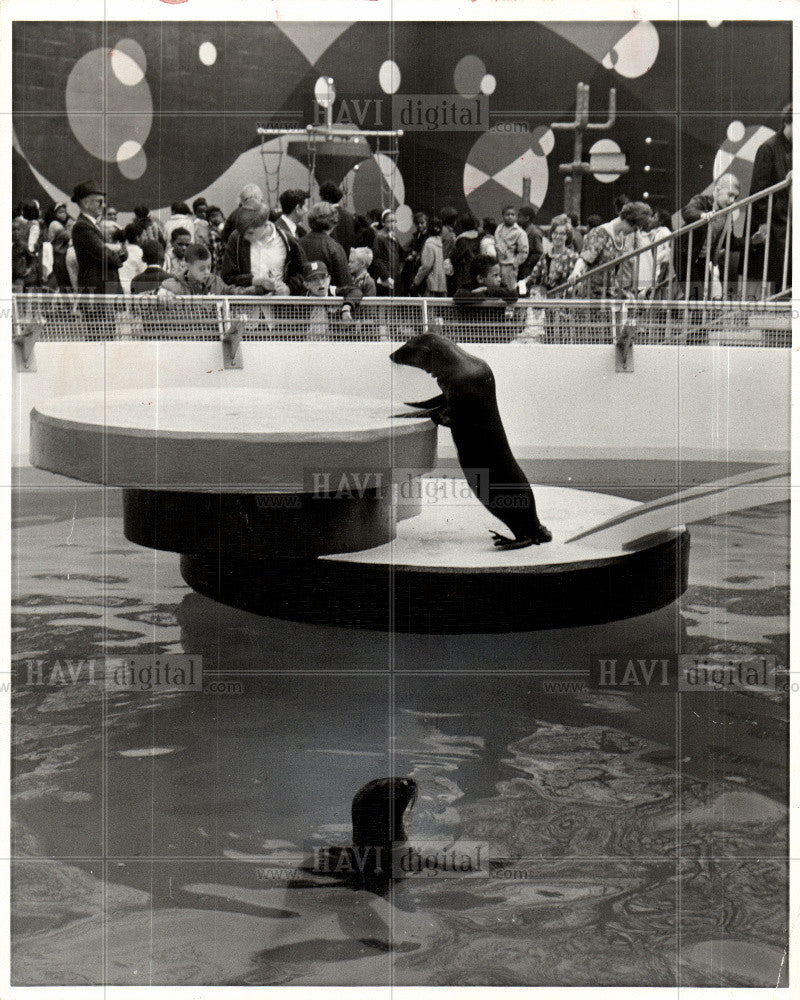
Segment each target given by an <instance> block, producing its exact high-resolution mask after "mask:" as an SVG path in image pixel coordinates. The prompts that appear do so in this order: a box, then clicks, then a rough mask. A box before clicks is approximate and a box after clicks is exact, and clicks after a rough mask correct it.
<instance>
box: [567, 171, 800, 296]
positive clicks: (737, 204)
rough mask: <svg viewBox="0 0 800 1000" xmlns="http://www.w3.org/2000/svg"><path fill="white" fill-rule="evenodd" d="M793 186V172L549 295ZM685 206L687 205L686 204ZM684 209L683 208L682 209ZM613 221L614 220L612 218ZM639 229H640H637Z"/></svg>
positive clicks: (584, 275)
mask: <svg viewBox="0 0 800 1000" xmlns="http://www.w3.org/2000/svg"><path fill="white" fill-rule="evenodd" d="M791 186H792V175H791V173H790V174H789V175H788V177H785V178H784V179H783V180H782V181H778V183H777V184H773V185H772V186H771V187H768V188H764V190H763V191H756V193H755V194H750V195H748V196H747V197H746V198H742V199H741V200H739V201H734V202H733V203H732V204H730V205H726V206H725V208H718V209H716V210H715V211H713V212H711V214H710V215H708V216H707V217H706V218H705V219H698V220H697V221H696V222H687V223H686V225H685V226H681V227H680V229H676V230H674V231H673V232H671V233H669V234H668V235H667V236H662V237H661V238H660V239H658V240H653V241H652V243H648V245H647V246H644V247H637V248H636V249H635V250H629V251H628V253H625V254H622V256H620V257H617V258H616V259H615V260H609V261H606V263H605V264H598V265H597V267H593V268H591V269H590V270H588V271H584V273H583V274H582V275H581V276H580V278H578V279H577V280H576V281H565V282H562V284H560V285H556V287H555V288H551V289H549V291H548V292H547V297H548V298H550V297H551V296H555V295H556V294H557V293H559V292H563V291H565V290H566V289H568V288H572V287H573V286H574V285H576V284H578V283H583V282H584V281H586V280H587V279H588V278H590V277H595V276H596V275H598V274H604V273H605V272H606V271H611V270H613V269H615V268H617V267H619V266H620V264H625V263H627V261H629V260H633V259H634V257H641V256H642V254H645V253H650V251H651V250H654V249H655V248H656V247H659V246H661V245H662V243H668V242H669V241H670V240H676V239H678V238H679V237H680V236H683V235H684V234H685V233H690V232H692V231H693V230H695V229H700V228H701V227H702V226H709V225H710V224H711V222H712V221H713V220H714V219H716V218H719V216H721V215H729V214H731V213H733V212H738V211H740V210H741V209H742V208H747V207H748V205H752V204H753V203H754V202H756V201H760V200H762V199H764V198H769V197H770V196H771V195H773V194H775V192H776V191H782V190H783V189H784V188H787V187H791ZM684 207H685V206H684ZM681 211H683V209H681ZM612 221H613V220H612ZM637 231H638V230H637ZM590 232H591V230H590Z"/></svg>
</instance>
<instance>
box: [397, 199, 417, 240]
mask: <svg viewBox="0 0 800 1000" xmlns="http://www.w3.org/2000/svg"><path fill="white" fill-rule="evenodd" d="M394 215H395V218H396V219H397V229H398V231H399V232H401V233H410V232H411V230H412V229H413V228H414V213H413V211H412V210H411V206H410V205H398V206H397V208H396V210H395V213H394Z"/></svg>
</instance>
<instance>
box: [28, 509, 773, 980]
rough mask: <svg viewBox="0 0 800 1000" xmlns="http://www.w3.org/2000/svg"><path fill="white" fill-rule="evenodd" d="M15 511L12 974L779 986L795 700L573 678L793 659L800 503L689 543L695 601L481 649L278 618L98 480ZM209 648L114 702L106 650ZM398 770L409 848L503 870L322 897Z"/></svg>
mask: <svg viewBox="0 0 800 1000" xmlns="http://www.w3.org/2000/svg"><path fill="white" fill-rule="evenodd" d="M16 506H17V511H16V517H15V528H16V530H15V536H14V581H13V588H14V618H13V622H12V626H13V637H14V638H13V641H14V650H15V665H14V670H15V674H14V677H15V685H14V716H13V719H14V723H13V747H14V764H13V794H14V800H13V801H14V812H13V819H14V840H13V849H14V856H15V858H16V861H15V864H14V870H13V903H14V925H13V938H14V952H13V976H14V981H15V982H16V983H18V984H31V985H33V984H50V983H75V984H77V983H100V982H107V983H124V984H133V983H145V984H146V983H150V982H152V983H154V984H169V983H172V984H181V983H185V984H199V983H209V984H226V983H227V984H230V983H232V984H353V985H355V984H374V983H379V982H387V983H388V982H394V983H395V984H398V985H400V984H430V985H473V984H476V985H477V984H493V985H541V984H553V985H579V984H608V985H611V984H620V985H640V984H641V985H643V984H649V985H663V986H674V985H678V984H679V985H683V986H691V985H693V986H702V985H708V986H720V985H728V986H753V985H761V986H765V985H775V984H776V983H778V981H779V979H780V977H781V976H782V975H783V973H782V966H783V957H784V952H783V947H784V942H785V940H786V934H787V931H786V876H787V871H786V869H787V865H786V860H785V859H786V850H787V847H786V843H787V842H786V819H787V815H786V813H787V811H786V806H785V801H786V739H787V719H786V699H785V695H783V694H776V693H769V692H764V691H750V692H725V693H718V694H697V693H691V694H683V695H681V696H676V695H675V694H674V693H669V692H667V693H663V692H654V691H653V690H649V691H648V690H639V691H633V692H630V693H629V692H627V691H625V692H612V693H597V692H590V691H587V690H584V689H583V685H582V681H581V673H580V672H581V671H582V670H585V668H586V665H587V662H588V657H589V656H591V655H598V654H600V655H618V656H622V657H624V656H626V655H635V652H636V651H640V655H648V656H656V655H663V656H670V657H671V658H672V659H674V657H675V656H676V655H678V654H679V653H708V652H712V651H713V652H723V651H727V652H752V653H761V654H765V655H774V656H776V657H777V658H778V661H779V663H783V664H785V662H786V655H787V647H788V638H787V631H788V629H787V625H788V622H787V613H788V571H787V562H788V542H787V538H788V509H787V508H786V507H785V506H781V505H773V506H770V507H765V508H761V509H758V510H752V511H747V512H740V513H737V514H732V515H729V516H727V517H724V518H719V519H717V520H715V521H713V522H708V523H705V524H703V525H697V526H695V527H694V528H693V529H692V556H691V559H692V564H691V572H690V588H689V590H688V591H687V593H686V594H685V595H684V597H683V598H682V600H681V602H680V607H678V606H677V605H674V606H672V607H671V608H667V609H663V610H662V611H660V612H656V613H654V614H653V615H648V616H644V617H643V618H642V619H637V620H632V621H628V622H620V623H614V624H612V625H604V626H595V627H593V628H589V629H574V630H558V631H554V632H551V633H531V634H524V635H520V634H518V635H511V636H502V635H501V636H495V635H492V636H468V637H464V636H446V637H445V636H434V637H426V636H415V635H399V636H391V635H386V634H382V633H380V634H379V633H369V632H363V631H357V632H356V631H354V632H350V631H347V630H341V629H331V628H325V629H322V628H320V629H317V628H315V627H314V626H310V625H302V624H296V623H290V622H279V621H274V620H271V619H260V618H256V617H254V616H252V615H248V614H245V613H242V612H238V611H235V610H232V609H230V608H226V607H223V606H221V605H218V604H215V603H214V602H211V601H209V600H206V599H205V598H202V597H200V596H199V595H197V594H193V593H192V592H190V591H189V590H188V589H187V588H186V587H185V585H184V584H183V583H182V581H181V579H180V576H179V574H178V565H177V564H178V559H177V557H176V556H173V555H171V554H168V553H158V554H156V553H153V552H149V551H147V550H143V549H139V548H137V547H135V546H133V545H129V544H128V543H127V542H126V541H125V539H124V538H123V536H122V533H121V523H120V520H119V519H118V518H116V517H107V518H104V517H103V516H102V515H103V506H102V494H101V493H100V492H99V491H93V490H81V491H52V490H42V489H39V490H29V491H25V490H21V491H19V493H18V495H17V497H16ZM184 652H189V653H194V654H197V655H200V656H202V658H203V663H204V667H205V669H206V682H207V689H206V691H205V692H204V693H202V694H200V693H190V692H182V693H162V692H157V693H153V692H147V691H143V692H135V691H132V690H121V691H120V690H115V691H113V692H108V693H104V689H103V686H102V684H101V681H102V677H103V662H102V657H103V656H104V655H107V656H115V655H116V656H120V655H123V654H130V653H141V654H152V653H155V654H158V655H162V654H163V655H165V656H166V655H169V654H176V653H184ZM390 667H391V668H392V669H391V670H390ZM209 671H211V672H212V673H211V676H210V677H209V673H208V672H209ZM214 672H216V673H214ZM548 672H549V673H548ZM548 678H549V679H550V680H551V681H552V680H556V681H558V684H557V685H556V686H555V687H552V686H551V687H550V688H549V689H548V688H547V687H546V686H545V683H546V681H547V680H548ZM212 681H213V682H215V683H217V684H224V683H225V682H228V688H227V690H217V691H212V690H211V689H210V687H208V685H209V683H210V682H212ZM231 682H233V683H231ZM392 773H394V774H404V775H410V776H412V777H414V778H415V779H416V780H417V782H418V784H419V786H420V798H419V801H418V802H417V805H416V807H415V810H414V813H413V819H412V824H411V840H412V842H416V843H419V844H426V843H428V844H430V843H451V842H455V843H466V842H475V843H481V844H482V845H485V846H484V850H485V852H486V853H485V856H488V857H490V858H492V859H494V861H493V863H492V864H491V865H487V866H484V867H483V868H482V870H480V871H476V872H471V873H469V874H466V875H463V876H458V877H453V876H447V875H444V874H442V873H441V872H440V873H439V874H438V875H435V876H430V877H427V878H419V877H412V878H408V879H406V880H405V881H403V882H398V883H397V884H396V886H395V888H394V889H393V891H392V893H391V894H390V895H389V896H388V897H386V898H381V897H378V896H375V895H373V894H371V893H365V892H358V891H353V890H352V889H349V888H346V887H343V886H342V885H339V884H337V882H336V880H335V879H329V878H325V877H324V876H320V877H318V878H308V877H305V878H304V877H298V874H297V872H295V871H294V869H295V868H296V866H297V865H298V864H299V863H300V862H301V860H302V859H303V857H304V856H305V855H306V854H307V853H308V851H309V849H310V848H312V847H314V846H320V845H327V844H346V843H347V842H348V840H349V835H350V814H349V808H350V800H351V798H352V796H353V794H354V793H355V791H356V790H357V789H358V788H359V787H361V786H362V785H363V784H365V783H366V782H367V781H369V780H370V779H372V778H375V777H381V776H383V775H388V774H392Z"/></svg>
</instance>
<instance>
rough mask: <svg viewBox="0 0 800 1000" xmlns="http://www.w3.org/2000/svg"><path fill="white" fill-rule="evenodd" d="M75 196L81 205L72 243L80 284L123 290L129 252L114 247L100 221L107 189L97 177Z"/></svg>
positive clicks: (83, 288) (112, 291)
mask: <svg viewBox="0 0 800 1000" xmlns="http://www.w3.org/2000/svg"><path fill="white" fill-rule="evenodd" d="M72 200H73V202H75V204H76V205H77V206H78V208H79V209H80V214H79V215H78V218H77V219H76V220H75V225H74V226H73V227H72V245H73V246H74V248H75V257H76V259H77V262H78V288H79V289H80V290H81V291H88V292H98V293H109V294H122V285H121V284H120V280H119V268H120V267H121V265H122V264H124V263H125V261H126V260H127V259H128V252H127V251H126V250H125V249H124V248H122V247H120V248H119V249H111V248H110V247H109V246H108V244H107V243H106V241H105V237H104V235H103V232H102V230H101V229H100V226H99V224H98V223H99V220H100V218H101V216H102V214H103V205H104V203H105V192H104V191H103V189H102V187H101V186H100V185H99V184H98V183H96V182H95V181H88V182H85V183H83V184H79V185H78V186H77V187H76V188H75V190H74V191H73V193H72Z"/></svg>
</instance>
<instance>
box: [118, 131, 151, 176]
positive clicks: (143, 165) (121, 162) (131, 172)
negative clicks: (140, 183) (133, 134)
mask: <svg viewBox="0 0 800 1000" xmlns="http://www.w3.org/2000/svg"><path fill="white" fill-rule="evenodd" d="M117 166H118V167H119V172H120V173H121V174H122V176H123V177H127V178H128V180H130V181H135V180H138V179H139V178H140V177H141V176H142V174H143V173H144V172H145V170H147V156H146V155H145V151H144V150H143V149H142V147H141V146H140V145H139V143H138V142H134V141H133V140H131V139H129V140H128V141H127V142H123V143H122V145H121V146H120V147H119V149H118V150H117Z"/></svg>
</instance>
